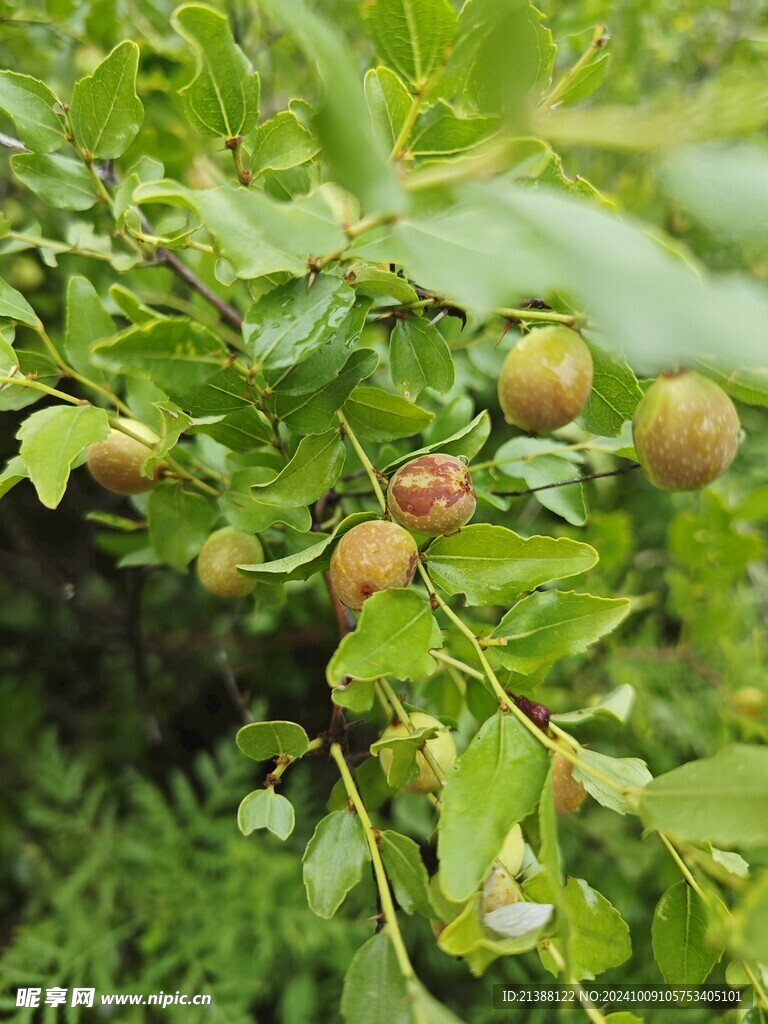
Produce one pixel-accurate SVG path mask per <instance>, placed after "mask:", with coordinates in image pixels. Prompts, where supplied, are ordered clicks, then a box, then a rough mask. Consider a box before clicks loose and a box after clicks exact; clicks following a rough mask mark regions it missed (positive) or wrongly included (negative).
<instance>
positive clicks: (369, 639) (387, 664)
mask: <svg viewBox="0 0 768 1024" xmlns="http://www.w3.org/2000/svg"><path fill="white" fill-rule="evenodd" d="M433 628H434V619H433V616H432V609H431V607H430V604H429V601H428V600H427V598H426V597H425V596H424V595H423V594H420V593H417V592H416V591H415V590H399V589H395V590H380V591H378V592H377V593H375V594H372V595H371V596H370V597H369V598H368V600H367V601H366V602H365V604H364V605H363V610H362V613H361V615H360V621H359V622H358V625H357V629H356V630H355V631H354V632H353V633H348V634H347V636H345V637H344V639H343V640H342V641H341V643H340V644H339V646H338V647H337V648H336V652H335V653H334V655H333V657H332V658H331V660H330V662H329V663H328V667H327V669H326V678H327V679H328V683H329V685H330V686H339V685H340V684H341V683H343V682H344V681H345V679H346V678H347V677H351V678H352V679H371V680H373V679H376V678H378V677H379V676H395V677H396V678H398V679H418V678H419V677H421V676H426V675H430V674H431V673H432V672H433V671H434V668H435V662H434V660H433V659H432V658H431V657H430V656H429V650H430V648H431V647H432V646H434V644H433V640H434V636H433Z"/></svg>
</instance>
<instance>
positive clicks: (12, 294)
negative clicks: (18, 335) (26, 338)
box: [0, 277, 40, 327]
mask: <svg viewBox="0 0 768 1024" xmlns="http://www.w3.org/2000/svg"><path fill="white" fill-rule="evenodd" d="M0 317H7V318H8V319H9V320H18V321H19V323H22V324H27V326H29V327H36V326H37V325H38V324H39V323H40V321H39V320H38V318H37V314H36V313H35V311H34V309H32V307H31V306H30V304H29V303H28V302H27V300H26V299H25V298H24V296H23V295H22V294H21V292H17V291H16V289H15V288H12V287H11V286H10V285H9V284H8V282H7V281H4V280H3V279H2V277H0Z"/></svg>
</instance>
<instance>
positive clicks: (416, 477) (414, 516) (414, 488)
mask: <svg viewBox="0 0 768 1024" xmlns="http://www.w3.org/2000/svg"><path fill="white" fill-rule="evenodd" d="M387 503H388V506H389V511H390V513H391V514H392V517H393V518H394V519H396V520H397V522H398V523H400V525H401V526H405V527H406V529H408V530H413V531H414V532H415V533H424V534H426V535H427V536H428V537H438V536H439V535H440V534H443V533H453V532H454V531H456V530H459V529H460V528H461V527H462V526H464V524H465V523H468V522H469V520H470V519H471V518H472V516H473V515H474V514H475V508H476V507H477V500H476V498H475V488H474V487H473V485H472V476H471V474H470V472H469V470H468V469H467V466H466V464H465V463H464V462H462V461H461V459H457V458H456V457H455V456H454V455H441V454H439V453H436V454H434V455H421V456H419V458H418V459H411V461H410V462H406V464H405V465H404V466H401V467H400V469H398V471H397V472H396V473H395V475H394V476H393V477H392V479H391V480H390V481H389V487H388V488H387Z"/></svg>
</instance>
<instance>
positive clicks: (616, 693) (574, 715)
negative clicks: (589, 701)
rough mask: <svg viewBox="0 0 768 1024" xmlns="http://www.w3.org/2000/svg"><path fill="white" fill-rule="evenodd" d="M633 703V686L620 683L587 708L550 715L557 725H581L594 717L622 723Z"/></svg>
mask: <svg viewBox="0 0 768 1024" xmlns="http://www.w3.org/2000/svg"><path fill="white" fill-rule="evenodd" d="M634 704H635V688H634V686H631V685H630V684H629V683H622V684H621V686H617V687H616V689H615V690H611V692H610V693H609V694H607V695H606V696H605V697H603V698H601V699H600V700H599V701H598V702H597V703H596V704H593V705H591V706H590V707H588V708H579V710H578V711H564V712H562V713H560V714H554V715H552V718H553V719H554V721H555V722H557V724H558V725H561V726H563V725H564V726H566V727H567V728H572V727H573V726H575V725H576V726H578V725H583V724H585V723H587V722H591V721H593V720H594V719H596V718H612V719H614V721H617V722H621V723H624V722H626V721H627V719H628V718H629V716H630V714H631V713H632V708H633V707H634Z"/></svg>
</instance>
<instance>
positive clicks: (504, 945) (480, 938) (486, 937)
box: [437, 893, 544, 975]
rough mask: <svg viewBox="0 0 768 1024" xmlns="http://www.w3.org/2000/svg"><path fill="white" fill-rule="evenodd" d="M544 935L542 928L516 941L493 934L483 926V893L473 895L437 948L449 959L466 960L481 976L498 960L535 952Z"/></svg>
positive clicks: (442, 933) (515, 938) (445, 929)
mask: <svg viewBox="0 0 768 1024" xmlns="http://www.w3.org/2000/svg"><path fill="white" fill-rule="evenodd" d="M520 906H526V904H520ZM527 906H533V904H527ZM543 932H544V929H543V928H534V929H532V930H531V931H529V932H527V933H525V934H524V935H519V936H517V937H514V938H504V937H502V936H500V935H498V934H496V933H494V932H493V931H492V930H491V929H489V928H486V927H484V925H483V914H482V894H481V893H474V894H473V895H472V897H471V898H470V900H469V902H468V903H467V904H466V906H464V907H463V909H462V910H461V912H460V913H459V914H457V915H456V917H454V919H453V920H452V921H451V922H449V924H448V926H447V927H446V928H444V929H443V931H442V932H441V933H440V936H439V938H438V940H437V945H438V947H439V948H440V949H442V951H443V952H444V953H447V954H448V955H449V956H458V957H464V958H466V959H467V962H468V964H469V967H470V969H471V971H472V973H473V974H475V975H481V974H483V972H484V971H485V969H486V967H487V966H488V965H489V964H490V963H492V962H493V961H494V960H495V959H496V958H497V957H500V956H516V955H518V954H520V953H525V952H527V951H528V950H530V949H535V948H536V944H537V943H538V942H539V940H540V939H541V937H542V933H543Z"/></svg>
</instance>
